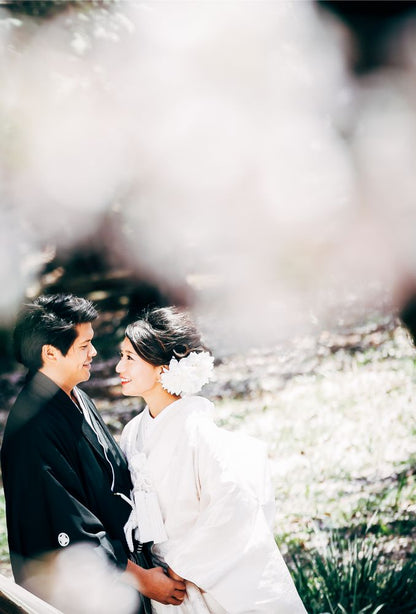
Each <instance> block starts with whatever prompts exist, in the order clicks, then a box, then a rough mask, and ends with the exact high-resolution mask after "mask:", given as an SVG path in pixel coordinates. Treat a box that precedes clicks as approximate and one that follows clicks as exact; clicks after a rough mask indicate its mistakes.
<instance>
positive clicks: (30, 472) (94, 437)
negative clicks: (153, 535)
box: [1, 295, 185, 612]
mask: <svg viewBox="0 0 416 614" xmlns="http://www.w3.org/2000/svg"><path fill="white" fill-rule="evenodd" d="M97 315H98V314H97V312H96V310H95V309H94V307H93V305H92V304H91V303H90V302H89V301H87V300H86V299H82V298H78V297H75V296H72V295H52V296H41V297H39V298H38V299H36V300H35V301H34V302H33V303H32V304H30V305H27V306H26V307H25V308H24V309H23V311H22V312H21V314H20V316H19V317H18V321H17V325H16V329H15V334H14V341H15V350H16V356H17V358H18V360H19V361H20V362H22V363H23V364H24V365H25V366H26V367H27V368H28V376H27V380H26V383H25V385H24V387H23V389H22V391H21V393H20V394H19V396H18V398H17V399H16V402H15V403H14V405H13V407H12V409H11V411H10V415H9V418H8V421H7V425H6V429H5V433H4V439H3V445H2V450H1V465H2V475H3V484H4V492H5V497H6V516H7V528H8V540H9V550H10V558H11V563H12V569H13V574H14V576H15V579H16V581H17V582H18V583H19V584H26V583H27V581H28V580H29V578H28V575H30V574H31V573H32V571H33V569H34V565H33V562H34V561H35V562H39V561H44V560H48V559H50V554H51V553H56V552H57V551H59V550H61V549H66V548H68V547H69V546H71V545H73V544H77V543H87V544H91V546H92V547H93V548H94V549H95V550H94V551H95V552H97V554H104V555H105V556H106V558H107V559H108V560H110V561H111V562H112V563H113V564H114V565H115V566H116V567H118V568H119V569H120V570H123V571H124V570H126V571H127V572H129V575H128V576H127V574H126V579H127V577H130V578H131V576H133V577H134V579H135V583H136V587H137V588H138V590H139V591H140V593H141V600H140V604H141V605H140V612H150V611H151V609H150V601H149V598H151V599H155V600H156V601H160V602H161V603H169V604H173V605H178V604H180V603H181V602H182V600H183V597H184V589H185V586H184V583H183V582H180V581H176V580H173V579H171V578H169V577H168V576H167V575H166V574H165V573H164V572H163V570H162V569H161V568H160V567H156V568H149V567H150V565H151V564H149V562H148V561H149V559H150V557H149V553H148V551H147V549H146V547H143V550H142V552H139V553H137V554H136V555H135V560H136V562H133V561H132V560H129V558H128V556H129V550H128V547H127V544H126V540H125V536H124V531H123V527H124V524H125V523H126V521H127V519H128V517H129V515H130V512H131V506H130V502H129V501H130V500H129V496H130V489H131V482H130V475H129V472H128V468H127V465H126V462H125V459H124V457H123V455H122V453H121V451H120V449H119V448H118V446H117V444H116V442H115V441H114V439H113V438H112V436H111V434H110V433H109V431H108V429H107V428H106V426H105V424H104V422H103V421H102V419H101V417H100V415H99V414H98V412H97V410H96V408H95V406H94V404H93V402H92V401H91V399H90V398H89V397H88V396H87V395H86V394H85V393H84V392H83V391H82V390H80V389H79V388H77V385H78V384H79V383H80V382H83V381H87V380H88V379H89V377H90V367H91V362H92V359H93V357H94V356H96V354H97V352H96V350H95V348H94V346H93V344H92V339H93V335H94V332H93V328H92V324H91V322H93V321H94V320H95V319H96V317H97ZM138 550H140V547H139V548H138ZM38 566H39V565H38ZM31 586H32V585H31Z"/></svg>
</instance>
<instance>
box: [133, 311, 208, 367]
mask: <svg viewBox="0 0 416 614" xmlns="http://www.w3.org/2000/svg"><path fill="white" fill-rule="evenodd" d="M126 337H127V339H129V341H130V343H131V344H132V346H133V348H134V350H135V351H136V352H137V354H138V355H139V356H140V358H143V360H145V361H146V362H149V363H150V364H152V365H154V366H155V367H159V366H161V365H168V364H169V362H170V361H171V359H172V358H176V359H177V360H180V359H181V358H185V357H186V356H188V354H190V353H191V352H203V351H206V348H205V347H204V345H203V344H202V341H201V335H200V333H199V332H198V330H197V328H196V326H195V324H194V323H193V322H192V320H191V318H190V316H189V315H188V314H187V313H186V312H185V311H181V310H180V309H178V308H177V307H158V308H154V309H150V310H147V311H145V312H144V313H143V315H142V317H141V318H140V319H139V320H136V321H135V322H132V324H129V325H128V326H127V329H126Z"/></svg>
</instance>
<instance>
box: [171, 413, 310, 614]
mask: <svg viewBox="0 0 416 614" xmlns="http://www.w3.org/2000/svg"><path fill="white" fill-rule="evenodd" d="M196 442H197V443H196V448H195V472H196V479H197V480H198V481H199V486H200V513H199V516H198V519H197V521H196V522H195V525H194V526H193V527H192V529H191V530H190V531H189V532H188V533H187V534H186V535H184V536H182V538H181V539H180V540H176V541H173V542H170V543H169V547H168V552H167V553H166V555H165V559H166V562H167V563H168V565H169V566H170V567H171V568H172V569H173V570H174V571H175V572H176V573H178V574H179V575H181V576H182V577H184V578H186V579H187V580H191V581H192V582H194V583H195V584H196V585H197V586H199V587H200V588H201V589H203V590H205V591H207V592H209V593H210V594H212V595H213V596H214V598H215V599H217V601H218V602H219V603H220V604H221V605H222V606H223V607H224V608H225V609H226V611H227V612H248V611H256V612H257V611H263V610H260V609H259V610H257V609H253V610H249V608H248V605H249V604H256V603H258V602H260V601H262V602H263V603H264V604H265V607H266V608H267V607H269V610H267V609H266V610H265V611H271V609H270V608H271V607H273V606H271V605H270V604H273V603H274V602H275V599H276V591H277V592H280V593H285V592H286V593H293V591H294V587H293V586H292V583H291V578H290V575H289V572H288V571H287V568H286V566H285V564H284V562H283V560H282V558H281V555H280V553H279V551H278V549H277V547H276V544H275V541H274V537H273V534H272V532H271V530H270V525H269V521H268V518H267V513H266V510H267V509H268V505H269V501H268V499H269V498H270V487H269V486H268V484H267V474H266V473H265V470H266V455H265V448H263V447H262V446H260V445H258V444H260V442H256V441H255V440H253V439H251V438H239V437H234V434H233V433H228V432H226V431H223V430H222V429H218V428H217V427H216V426H215V425H214V424H209V423H206V424H200V425H199V429H198V436H197V438H196ZM292 596H293V595H292ZM294 599H295V602H296V600H297V599H298V597H297V596H296V595H295V597H294ZM267 604H269V605H268V606H267ZM292 605H293V602H292ZM281 611H282V613H285V612H286V610H285V609H282V610H281ZM287 611H288V612H289V611H290V612H293V614H294V613H295V612H296V611H297V610H296V608H294V609H292V610H290V609H289V610H287ZM299 611H302V612H303V609H302V610H299Z"/></svg>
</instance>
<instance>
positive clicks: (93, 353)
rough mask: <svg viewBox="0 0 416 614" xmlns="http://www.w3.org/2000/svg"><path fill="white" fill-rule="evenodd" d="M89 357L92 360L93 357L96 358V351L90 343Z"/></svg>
mask: <svg viewBox="0 0 416 614" xmlns="http://www.w3.org/2000/svg"><path fill="white" fill-rule="evenodd" d="M90 356H91V357H92V358H93V357H94V356H97V350H96V349H95V347H94V346H93V345H92V343H91V348H90Z"/></svg>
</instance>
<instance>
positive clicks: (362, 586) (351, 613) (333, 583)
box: [290, 532, 416, 614]
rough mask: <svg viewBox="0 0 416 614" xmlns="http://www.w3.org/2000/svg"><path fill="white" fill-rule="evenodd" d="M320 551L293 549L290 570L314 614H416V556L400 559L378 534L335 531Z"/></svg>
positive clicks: (310, 610)
mask: <svg viewBox="0 0 416 614" xmlns="http://www.w3.org/2000/svg"><path fill="white" fill-rule="evenodd" d="M320 538H321V539H322V538H325V540H326V541H325V543H324V544H323V545H321V546H320V547H317V548H312V549H309V550H303V549H302V548H301V547H299V546H298V547H295V546H292V551H291V553H290V554H291V557H290V569H291V572H292V575H293V578H294V581H295V584H296V585H297V588H298V591H299V594H300V595H301V597H302V600H303V602H304V604H305V607H306V610H307V611H308V613H309V614H322V613H323V612H328V613H331V614H378V613H381V614H415V613H416V556H415V555H411V556H410V557H409V558H408V559H407V560H405V561H398V560H396V559H394V558H392V557H391V556H389V554H386V552H385V551H384V550H383V549H382V548H380V547H379V544H378V541H377V539H376V537H375V536H374V535H366V536H364V537H362V538H361V537H356V536H352V537H351V536H346V535H344V534H342V533H341V532H333V533H331V534H330V535H329V537H327V536H326V535H324V534H323V533H322V534H321V535H320Z"/></svg>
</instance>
